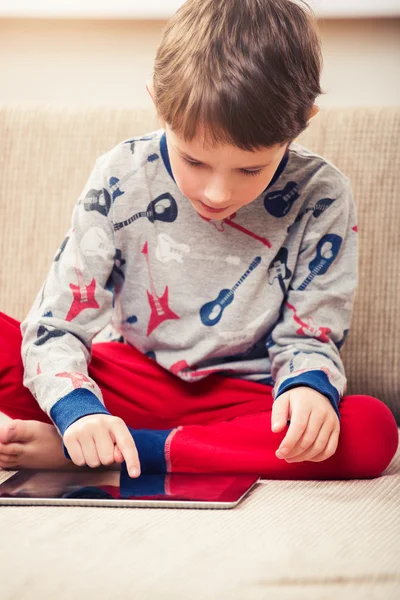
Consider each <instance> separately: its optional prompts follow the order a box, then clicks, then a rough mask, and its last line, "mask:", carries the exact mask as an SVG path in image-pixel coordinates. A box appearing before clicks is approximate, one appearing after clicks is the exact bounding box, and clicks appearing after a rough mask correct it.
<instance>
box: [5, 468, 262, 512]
mask: <svg viewBox="0 0 400 600" xmlns="http://www.w3.org/2000/svg"><path fill="white" fill-rule="evenodd" d="M37 471H38V470H35V471H32V475H33V474H34V473H36V472H37ZM55 472H56V471H55ZM18 473H20V471H18V472H17V473H15V474H14V475H12V476H11V477H9V478H8V479H6V480H5V481H3V482H2V483H1V484H0V492H1V487H2V485H4V484H9V483H10V481H11V480H12V479H13V477H17V476H18ZM182 475H185V474H182ZM193 475H194V474H193V473H191V474H190V476H191V477H193ZM199 475H200V476H201V475H204V474H199ZM210 475H213V476H215V477H218V474H214V473H213V474H210ZM227 475H230V476H231V477H234V478H235V479H234V480H233V481H232V483H231V485H230V486H229V487H228V488H226V489H225V490H224V491H223V493H222V494H221V497H222V496H225V497H226V496H228V495H229V493H231V492H232V491H234V490H235V488H237V486H238V485H239V482H238V479H239V478H240V477H243V475H244V474H237V475H235V474H231V473H229V474H228V473H226V474H221V476H224V477H226V476H227ZM246 476H247V477H248V478H249V479H250V483H249V484H247V485H246V487H245V488H244V489H243V491H242V492H241V493H240V495H239V496H238V497H237V498H235V499H234V500H231V501H226V500H173V499H170V500H162V499H159V498H157V499H154V500H151V499H148V498H146V499H142V500H141V499H136V498H132V499H129V498H128V499H116V498H113V499H109V498H62V497H58V498H46V497H41V498H37V497H29V498H27V497H18V496H13V497H1V496H0V506H92V507H97V506H98V507H108V508H110V507H116V508H191V509H207V508H210V509H227V508H234V507H235V506H237V505H238V504H239V502H241V501H242V500H243V499H244V497H245V496H246V495H247V494H248V493H249V492H250V491H251V490H252V489H253V488H254V487H255V486H256V484H257V483H258V482H259V480H260V477H259V476H258V475H251V474H246ZM251 479H253V481H251ZM242 487H243V486H242Z"/></svg>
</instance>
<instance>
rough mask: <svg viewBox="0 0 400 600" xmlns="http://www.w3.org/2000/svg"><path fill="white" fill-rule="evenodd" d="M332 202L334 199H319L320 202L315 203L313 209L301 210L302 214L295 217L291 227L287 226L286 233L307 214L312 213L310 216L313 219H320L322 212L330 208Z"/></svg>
mask: <svg viewBox="0 0 400 600" xmlns="http://www.w3.org/2000/svg"><path fill="white" fill-rule="evenodd" d="M332 202H335V198H321V200H318V202H317V203H316V205H315V206H314V207H313V206H311V207H309V208H306V209H305V210H303V211H302V212H300V213H299V214H298V215H297V217H296V218H295V220H294V221H293V223H292V224H291V225H289V227H288V228H287V232H288V233H289V231H290V230H291V229H292V227H293V226H294V225H295V224H296V223H298V222H299V221H301V219H302V218H303V217H304V215H305V214H307V213H308V212H311V211H312V216H313V217H314V218H315V219H318V217H320V216H321V215H322V214H323V212H324V211H325V210H326V209H327V208H329V207H330V205H331V204H332Z"/></svg>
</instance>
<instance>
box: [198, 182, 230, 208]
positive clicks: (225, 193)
mask: <svg viewBox="0 0 400 600" xmlns="http://www.w3.org/2000/svg"><path fill="white" fill-rule="evenodd" d="M231 200H232V192H231V190H230V189H229V188H227V187H221V186H218V187H212V188H208V189H207V190H205V192H204V203H205V204H208V205H209V206H211V208H224V207H226V206H229V205H230V204H231V203H232V202H231Z"/></svg>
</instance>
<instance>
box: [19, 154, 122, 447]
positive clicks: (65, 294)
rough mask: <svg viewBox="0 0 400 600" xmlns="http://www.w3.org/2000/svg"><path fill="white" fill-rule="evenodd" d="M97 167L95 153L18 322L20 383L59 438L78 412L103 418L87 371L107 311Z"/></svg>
mask: <svg viewBox="0 0 400 600" xmlns="http://www.w3.org/2000/svg"><path fill="white" fill-rule="evenodd" d="M102 167H103V157H101V158H100V159H98V160H97V161H96V166H95V168H94V170H93V171H92V173H91V175H90V177H89V180H88V182H87V184H86V186H85V188H84V190H83V192H82V194H81V196H80V199H79V201H78V203H77V204H76V206H75V208H74V211H73V215H72V224H71V228H70V230H69V231H68V233H67V235H66V237H65V239H64V241H63V243H62V244H61V246H60V248H59V250H58V251H57V253H56V255H55V256H54V259H53V262H52V265H51V268H50V271H49V273H48V276H47V278H46V281H45V282H44V284H43V286H42V289H41V290H40V292H39V293H38V295H37V297H36V299H35V302H34V304H33V306H32V308H31V310H30V312H29V314H28V315H27V317H26V318H25V320H24V321H23V322H22V324H21V331H22V334H23V340H22V359H23V363H24V385H25V386H26V387H27V388H28V389H29V390H30V391H31V393H32V394H33V395H34V396H35V398H36V399H37V401H38V403H39V405H40V407H41V408H42V409H43V410H44V411H45V412H46V413H47V414H48V415H49V417H50V418H51V419H52V420H53V422H54V424H55V425H56V427H57V428H58V430H59V432H60V433H61V435H63V434H64V432H65V430H66V429H67V428H68V427H69V426H70V425H71V424H72V423H74V422H75V421H76V420H78V419H80V418H81V417H83V416H85V415H90V414H94V413H103V414H106V415H109V412H108V411H107V409H106V408H105V406H104V403H103V399H102V395H101V392H100V389H99V387H98V386H97V384H96V383H95V381H93V380H92V379H91V378H90V377H88V370H87V364H88V362H89V360H90V358H91V342H92V339H93V338H94V336H95V335H96V334H97V333H98V332H99V331H101V330H102V329H103V328H104V327H105V326H106V325H107V324H108V323H109V321H110V319H111V316H112V311H113V293H114V290H113V287H112V285H111V283H110V282H111V279H110V276H111V273H112V271H113V267H114V258H115V255H116V249H115V245H114V231H113V224H112V191H111V190H109V186H108V182H107V180H106V177H105V175H104V173H105V171H104V169H103V168H102ZM51 200H52V201H55V200H54V199H51Z"/></svg>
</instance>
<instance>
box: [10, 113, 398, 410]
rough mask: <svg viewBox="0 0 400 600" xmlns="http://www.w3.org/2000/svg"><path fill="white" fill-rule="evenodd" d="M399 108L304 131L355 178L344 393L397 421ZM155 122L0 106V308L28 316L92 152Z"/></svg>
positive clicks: (305, 140)
mask: <svg viewBox="0 0 400 600" xmlns="http://www.w3.org/2000/svg"><path fill="white" fill-rule="evenodd" d="M399 115H400V110H399V109H398V108H382V109H380V108H371V109H368V108H360V109H358V108H357V109H325V110H322V111H321V114H320V115H318V116H317V117H316V118H314V119H313V121H312V122H311V125H310V127H309V129H308V130H307V131H306V132H305V133H303V134H302V136H301V137H300V138H299V142H300V143H301V144H302V145H304V146H306V147H308V148H311V149H312V150H313V151H314V152H316V153H318V154H320V155H322V156H324V157H325V158H327V159H328V160H330V161H332V162H333V163H334V164H335V165H336V166H337V167H338V168H339V169H340V170H342V171H343V173H344V174H345V175H346V176H347V177H349V178H350V180H351V184H352V188H353V192H354V196H355V201H356V205H357V216H358V229H359V247H360V261H359V280H360V284H359V290H358V293H357V295H356V300H355V306H354V313H353V319H352V323H351V327H350V332H349V336H348V338H347V341H346V344H345V345H344V347H343V350H342V358H343V362H344V366H345V371H346V374H347V377H348V389H347V393H348V394H354V393H366V394H370V395H372V396H375V397H378V398H380V399H381V400H382V401H384V402H385V403H386V404H387V405H388V406H389V407H390V408H391V410H392V411H393V413H394V414H395V415H396V418H397V419H398V422H400V400H399V398H400V377H399V365H400V348H399V345H398V343H397V340H398V339H400V323H399V320H398V318H397V312H396V311H397V307H398V306H399V305H400V283H399V279H398V276H397V262H398V261H397V257H398V254H399V243H400V242H399V238H398V232H397V230H398V227H397V223H398V222H399V219H400V206H399V203H398V202H397V191H396V189H397V188H396V181H397V175H398V171H399V166H400V164H399V162H400V156H399V153H400V150H399V148H398V144H397V138H398V135H399V121H400V117H399ZM156 125H157V124H156V119H155V115H154V113H153V112H152V111H147V110H143V111H140V110H128V109H120V108H118V109H114V108H111V107H110V108H104V109H103V108H102V109H99V108H87V109H71V108H68V109H65V110H58V109H51V108H48V107H43V108H36V109H30V108H29V109H28V108H7V107H2V108H1V109H0V133H1V138H2V145H3V152H2V154H1V157H0V168H1V171H2V179H1V181H0V216H1V222H2V235H1V236H0V250H1V255H2V258H3V261H2V269H1V270H0V310H2V311H4V312H6V313H8V314H11V315H12V316H14V317H15V318H18V319H20V320H21V319H23V318H24V317H25V316H26V314H27V312H28V310H29V308H30V306H31V305H32V301H33V299H34V297H35V295H36V294H37V293H38V292H39V290H40V287H41V285H42V283H43V281H44V279H45V277H46V274H47V272H48V269H49V265H50V263H51V261H52V259H53V258H54V255H55V253H56V251H57V249H58V248H59V244H60V240H62V239H63V237H64V235H65V232H66V231H67V229H68V226H69V224H70V218H71V212H72V209H73V206H74V204H75V203H76V200H77V198H78V197H79V193H80V191H81V190H82V187H83V185H84V183H85V181H86V180H87V176H88V173H90V170H91V169H92V167H93V162H94V160H95V158H96V157H97V156H99V155H101V154H102V153H104V152H106V151H107V150H108V149H109V148H110V147H112V146H113V145H114V144H117V143H118V142H119V141H120V140H123V139H126V138H127V136H129V134H130V133H131V134H132V135H135V136H136V135H140V134H142V133H145V132H147V131H151V130H152V129H155V127H156ZM77 136H79V143H76V140H77ZM55 190H56V193H55Z"/></svg>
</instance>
